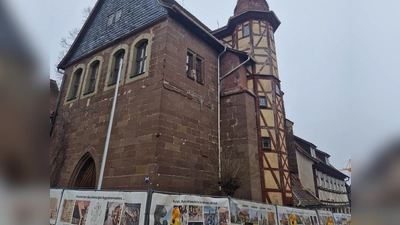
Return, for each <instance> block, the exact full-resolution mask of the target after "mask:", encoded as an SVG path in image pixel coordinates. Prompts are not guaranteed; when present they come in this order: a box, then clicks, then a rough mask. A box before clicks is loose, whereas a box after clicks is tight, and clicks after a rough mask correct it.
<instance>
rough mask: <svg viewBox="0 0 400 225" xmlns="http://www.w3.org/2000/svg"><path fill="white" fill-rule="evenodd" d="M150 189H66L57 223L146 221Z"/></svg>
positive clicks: (126, 223) (97, 224)
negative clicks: (120, 190) (111, 190)
mask: <svg viewBox="0 0 400 225" xmlns="http://www.w3.org/2000/svg"><path fill="white" fill-rule="evenodd" d="M146 200H147V193H146V192H108V191H73V190H65V191H64V193H63V197H62V200H61V206H60V210H59V212H58V217H57V225H143V224H144V217H145V209H146Z"/></svg>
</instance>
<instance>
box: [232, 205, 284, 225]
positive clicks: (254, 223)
mask: <svg viewBox="0 0 400 225" xmlns="http://www.w3.org/2000/svg"><path fill="white" fill-rule="evenodd" d="M230 211H231V214H230V218H231V224H232V225H239V224H240V225H277V224H278V222H277V217H276V208H275V206H274V205H267V204H261V203H255V202H249V201H243V200H239V199H231V205H230Z"/></svg>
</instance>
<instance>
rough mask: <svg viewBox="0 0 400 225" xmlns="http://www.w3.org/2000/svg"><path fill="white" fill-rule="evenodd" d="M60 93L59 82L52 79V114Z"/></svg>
mask: <svg viewBox="0 0 400 225" xmlns="http://www.w3.org/2000/svg"><path fill="white" fill-rule="evenodd" d="M59 93H60V91H59V90H58V86H57V82H56V81H55V80H52V79H50V116H51V115H52V114H53V113H54V111H55V110H56V105H57V100H58V94H59Z"/></svg>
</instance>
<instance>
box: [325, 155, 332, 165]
mask: <svg viewBox="0 0 400 225" xmlns="http://www.w3.org/2000/svg"><path fill="white" fill-rule="evenodd" d="M325 163H326V165H331V164H330V163H329V158H328V157H326V156H325Z"/></svg>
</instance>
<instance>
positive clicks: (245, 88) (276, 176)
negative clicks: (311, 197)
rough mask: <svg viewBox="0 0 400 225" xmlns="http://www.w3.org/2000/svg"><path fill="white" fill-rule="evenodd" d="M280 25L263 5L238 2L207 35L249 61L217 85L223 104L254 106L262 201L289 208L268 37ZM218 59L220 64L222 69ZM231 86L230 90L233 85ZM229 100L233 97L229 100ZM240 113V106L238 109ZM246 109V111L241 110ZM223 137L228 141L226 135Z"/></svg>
mask: <svg viewBox="0 0 400 225" xmlns="http://www.w3.org/2000/svg"><path fill="white" fill-rule="evenodd" d="M279 25H280V21H279V19H278V18H277V16H276V15H275V13H274V12H273V11H270V9H269V6H268V3H267V2H266V1H265V0H256V1H248V0H238V1H237V5H236V8H235V10H234V15H233V17H231V18H230V19H229V21H228V24H227V25H226V26H225V27H222V28H220V29H218V30H215V31H214V32H213V34H214V35H215V36H216V37H217V38H218V39H220V40H221V41H222V42H223V43H224V44H225V45H226V46H227V47H229V48H232V49H235V50H238V51H242V52H246V53H247V54H248V55H249V56H251V57H252V58H253V59H254V63H252V64H250V65H247V66H246V68H245V70H244V71H243V73H242V74H240V75H238V76H236V77H235V78H231V79H228V78H227V79H226V80H223V81H222V98H221V100H222V101H223V102H232V103H233V104H237V103H236V101H243V99H246V97H238V96H243V95H246V96H247V97H248V98H250V99H252V101H254V106H253V105H252V106H251V107H254V108H253V109H254V111H253V112H252V113H253V114H254V115H256V118H255V121H248V123H247V125H249V126H252V125H254V127H255V128H256V134H257V135H256V143H255V144H254V145H255V146H257V147H256V148H257V150H258V154H259V162H258V164H259V167H260V168H259V170H260V172H259V173H260V177H261V180H260V185H261V195H262V201H265V202H268V203H273V204H279V205H290V204H292V202H293V196H292V190H291V184H290V173H289V164H288V158H287V147H286V137H285V108H284V102H283V92H282V91H281V84H280V80H279V73H278V66H277V58H276V48H275V39H274V32H275V31H276V30H277V28H278V26H279ZM224 59H225V58H223V60H222V62H223V63H224ZM233 84H236V85H233ZM233 96H235V97H233ZM243 107H245V106H243ZM247 107H248V106H247ZM226 135H227V136H232V134H230V133H228V134H226Z"/></svg>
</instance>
